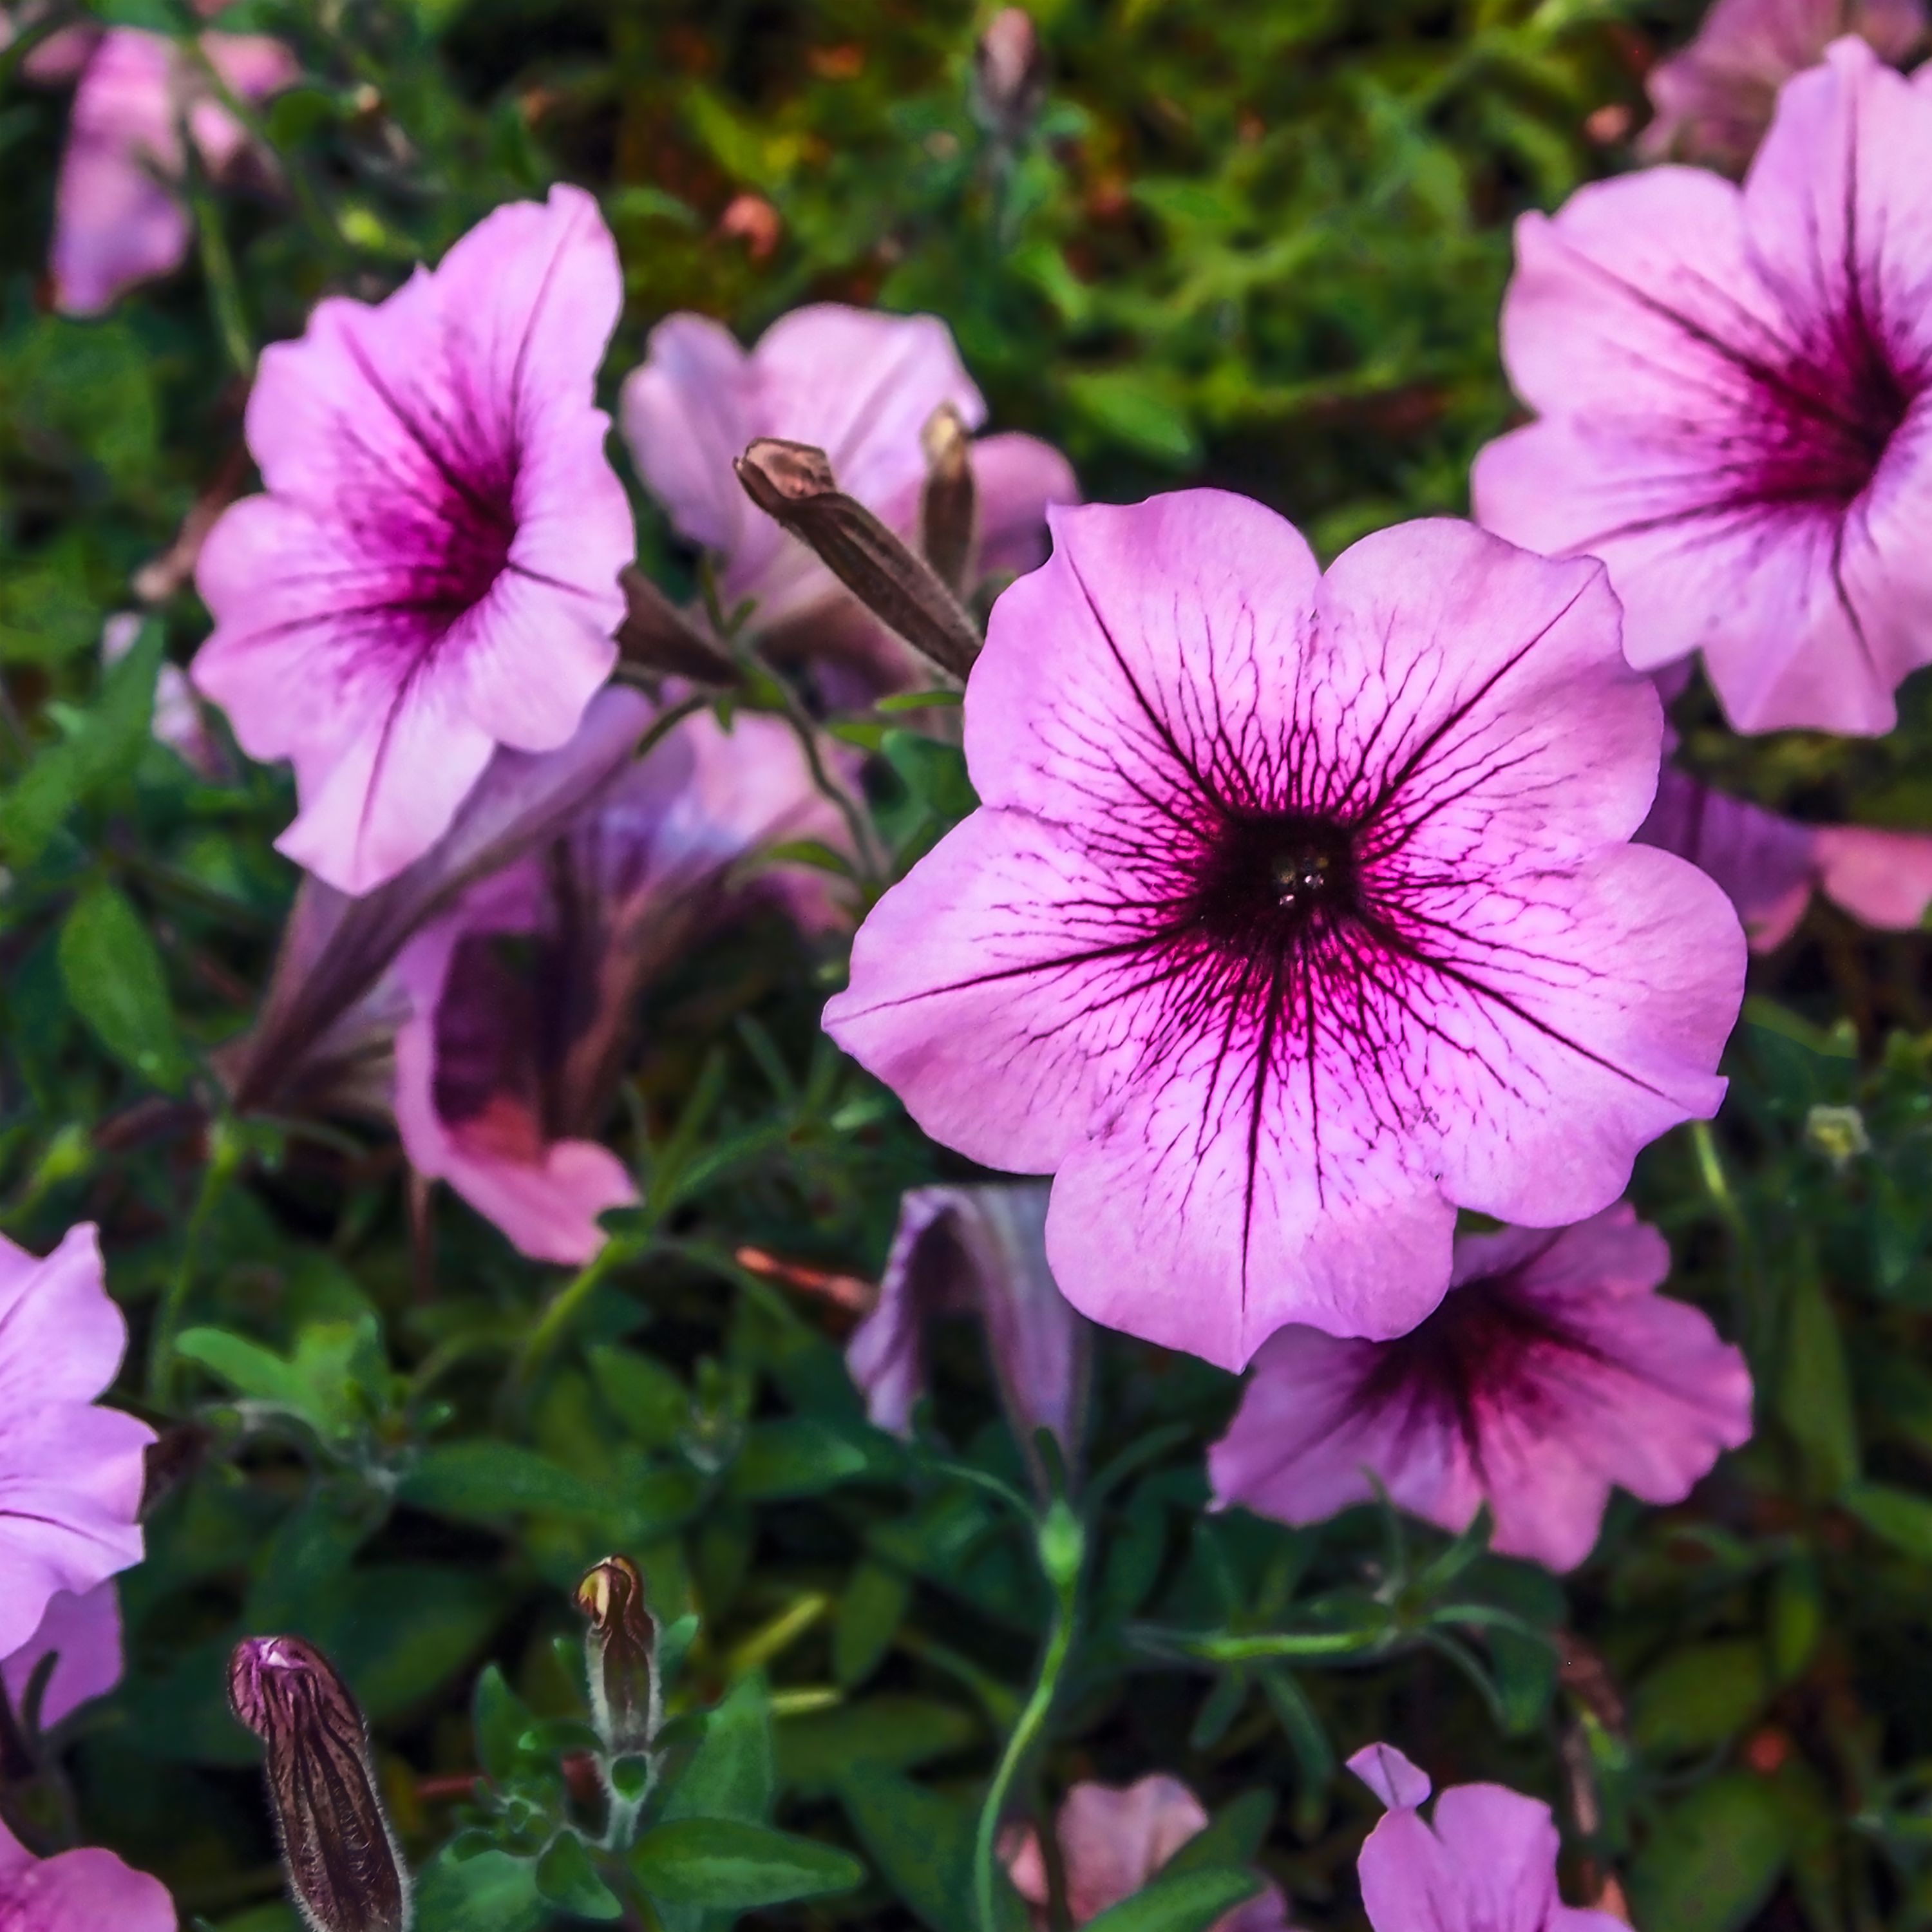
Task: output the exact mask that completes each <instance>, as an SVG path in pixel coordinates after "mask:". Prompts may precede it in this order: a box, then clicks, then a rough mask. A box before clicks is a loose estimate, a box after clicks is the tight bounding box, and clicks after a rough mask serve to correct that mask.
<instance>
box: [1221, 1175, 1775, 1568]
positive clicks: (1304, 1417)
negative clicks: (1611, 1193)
mask: <svg viewBox="0 0 1932 1932" xmlns="http://www.w3.org/2000/svg"><path fill="white" fill-rule="evenodd" d="M1669 1272H1670V1249H1669V1247H1667V1244H1665V1241H1664V1237H1663V1236H1662V1235H1660V1234H1659V1233H1658V1232H1657V1230H1656V1229H1655V1228H1652V1227H1649V1226H1646V1224H1645V1223H1643V1222H1641V1221H1640V1220H1637V1216H1636V1214H1634V1211H1632V1210H1631V1208H1628V1207H1625V1206H1621V1205H1619V1206H1618V1207H1616V1208H1610V1209H1608V1210H1607V1211H1605V1212H1604V1213H1603V1214H1599V1215H1598V1216H1596V1217H1595V1218H1594V1219H1593V1220H1589V1221H1586V1222H1584V1223H1582V1224H1581V1225H1580V1226H1577V1227H1574V1228H1565V1229H1560V1230H1559V1231H1558V1232H1556V1233H1554V1234H1543V1233H1532V1232H1526V1231H1525V1230H1523V1229H1506V1230H1505V1231H1504V1232H1502V1233H1501V1234H1496V1235H1470V1236H1468V1237H1466V1238H1464V1239H1463V1240H1461V1241H1458V1242H1457V1244H1456V1275H1455V1280H1454V1284H1453V1285H1452V1286H1451V1289H1450V1291H1449V1292H1448V1295H1445V1297H1444V1298H1443V1299H1442V1305H1441V1306H1440V1307H1439V1308H1437V1309H1436V1311H1435V1313H1433V1314H1432V1315H1430V1316H1429V1317H1428V1319H1427V1320H1426V1321H1424V1322H1423V1323H1422V1324H1421V1325H1420V1326H1419V1327H1418V1328H1415V1330H1413V1331H1412V1332H1411V1333H1410V1334H1407V1335H1404V1336H1401V1337H1398V1338H1397V1339H1396V1340H1394V1341H1389V1342H1358V1341H1342V1340H1337V1339H1336V1338H1335V1337H1333V1336H1331V1335H1324V1334H1321V1333H1319V1331H1316V1330H1315V1329H1313V1328H1284V1329H1283V1330H1281V1331H1280V1333H1279V1334H1276V1335H1275V1336H1274V1337H1272V1338H1271V1340H1269V1342H1268V1345H1267V1346H1266V1347H1265V1348H1264V1349H1262V1352H1261V1354H1260V1355H1259V1357H1258V1358H1256V1362H1255V1368H1254V1374H1253V1377H1252V1378H1251V1379H1250V1382H1249V1384H1248V1387H1247V1393H1246V1394H1244V1397H1243V1398H1242V1401H1241V1409H1240V1410H1239V1411H1238V1413H1237V1414H1236V1415H1235V1420H1234V1422H1233V1424H1232V1426H1231V1427H1229V1431H1228V1433H1227V1434H1226V1436H1223V1438H1222V1439H1221V1440H1220V1442H1217V1443H1216V1444H1215V1445H1214V1447H1213V1448H1212V1449H1211V1450H1210V1451H1209V1452H1208V1473H1209V1475H1210V1476H1211V1478H1212V1480H1213V1482H1214V1494H1215V1497H1216V1499H1217V1502H1219V1503H1220V1504H1223V1505H1226V1504H1229V1503H1245V1504H1246V1505H1247V1506H1248V1507H1249V1508H1250V1509H1253V1510H1255V1511H1258V1512H1259V1514H1262V1515H1264V1516H1271V1517H1276V1518H1277V1519H1278V1520H1280V1521H1282V1522H1283V1523H1319V1522H1321V1521H1322V1520H1323V1519H1324V1518H1325V1517H1330V1516H1333V1515H1334V1514H1335V1512H1336V1511H1337V1510H1340V1509H1345V1508H1347V1507H1348V1506H1349V1505H1350V1504H1351V1503H1357V1502H1367V1501H1368V1500H1369V1499H1370V1497H1372V1496H1373V1495H1374V1493H1375V1490H1374V1487H1373V1484H1372V1482H1371V1480H1370V1479H1371V1478H1373V1479H1374V1481H1375V1482H1377V1483H1379V1484H1381V1486H1382V1488H1383V1489H1384V1490H1386V1491H1387V1492H1388V1494H1389V1496H1391V1499H1393V1500H1394V1501H1395V1502H1397V1503H1400V1505H1402V1506H1403V1508H1406V1509H1409V1510H1412V1511H1415V1514H1417V1515H1418V1516H1421V1517H1427V1519H1428V1520H1430V1522H1432V1523H1439V1524H1440V1525H1441V1526H1442V1527H1443V1528H1444V1529H1450V1530H1460V1529H1463V1528H1464V1527H1466V1526H1467V1524H1468V1523H1469V1521H1470V1520H1471V1519H1472V1517H1474V1516H1475V1514H1476V1511H1477V1509H1478V1507H1479V1506H1480V1505H1482V1504H1484V1503H1485V1502H1487V1504H1488V1505H1489V1506H1490V1511H1491V1512H1492V1514H1493V1516H1494V1517H1495V1520H1496V1532H1495V1536H1494V1540H1493V1542H1494V1547H1495V1548H1496V1549H1497V1550H1500V1551H1501V1552H1502V1553H1504V1554H1505V1556H1527V1557H1532V1558H1534V1559H1535V1560H1536V1561H1537V1562H1540V1563H1544V1564H1547V1565H1549V1567H1550V1568H1551V1569H1553V1570H1568V1569H1571V1568H1574V1566H1575V1565H1577V1564H1579V1563H1580V1562H1582V1561H1583V1559H1584V1558H1585V1557H1586V1556H1589V1553H1590V1551H1591V1549H1592V1547H1593V1546H1594V1545H1595V1542H1596V1541H1597V1532H1598V1529H1599V1528H1600V1527H1601V1525H1602V1523H1603V1520H1604V1506H1605V1505H1607V1503H1608V1502H1609V1501H1610V1489H1611V1486H1612V1485H1613V1484H1622V1486H1623V1487H1625V1489H1627V1490H1630V1491H1631V1493H1633V1494H1634V1495H1636V1496H1640V1497H1642V1498H1643V1500H1644V1501H1645V1502H1652V1503H1671V1502H1682V1500H1683V1499H1684V1498H1685V1496H1688V1495H1689V1494H1690V1493H1691V1487H1692V1485H1693V1484H1695V1483H1696V1482H1697V1481H1698V1479H1699V1478H1701V1477H1703V1475H1706V1474H1707V1473H1708V1472H1709V1469H1710V1468H1711V1466H1712V1463H1715V1461H1716V1460H1718V1454H1719V1453H1720V1452H1721V1451H1724V1450H1726V1449H1735V1448H1737V1447H1738V1445H1739V1444H1740V1443H1742V1442H1745V1441H1746V1440H1748V1438H1749V1437H1750V1435H1751V1373H1750V1371H1749V1370H1748V1369H1747V1368H1746V1367H1745V1360H1744V1358H1743V1356H1742V1355H1740V1354H1739V1352H1738V1351H1737V1350H1736V1349H1734V1348H1733V1347H1731V1346H1730V1344H1729V1343H1725V1342H1721V1341H1720V1340H1718V1334H1717V1331H1715V1329H1714V1328H1712V1325H1711V1323H1710V1321H1709V1318H1708V1317H1707V1316H1705V1315H1704V1314H1703V1313H1702V1311H1701V1310H1697V1309H1695V1308H1692V1307H1688V1305H1686V1304H1685V1303H1683V1302H1681V1301H1672V1300H1670V1298H1668V1297H1667V1296H1664V1295H1659V1294H1658V1293H1657V1292H1656V1291H1657V1289H1658V1286H1659V1285H1660V1284H1661V1283H1662V1281H1663V1280H1664V1277H1665V1276H1666V1275H1667V1274H1669Z"/></svg>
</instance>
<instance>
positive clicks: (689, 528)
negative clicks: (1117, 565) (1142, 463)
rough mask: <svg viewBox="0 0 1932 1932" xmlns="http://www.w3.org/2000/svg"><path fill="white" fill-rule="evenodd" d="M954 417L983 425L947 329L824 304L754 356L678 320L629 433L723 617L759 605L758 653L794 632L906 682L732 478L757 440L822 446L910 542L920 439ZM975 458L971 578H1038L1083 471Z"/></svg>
mask: <svg viewBox="0 0 1932 1932" xmlns="http://www.w3.org/2000/svg"><path fill="white" fill-rule="evenodd" d="M942 405H950V406H951V407H953V409H954V410H957V411H958V413H959V416H960V417H961V418H962V419H963V421H964V422H965V424H966V425H967V426H968V428H971V429H977V428H979V427H980V425H981V424H982V423H983V422H985V420H986V402H985V400H984V398H982V396H981V395H980V392H979V391H978V389H976V388H975V387H974V384H973V380H972V378H971V377H970V376H968V374H967V373H966V370H965V365H963V364H962V362H960V360H959V351H958V350H956V348H955V347H954V346H953V338H952V335H951V333H950V332H949V331H948V329H947V326H946V325H945V323H943V322H941V320H939V319H938V317H936V316H929V315H919V316H897V315H883V314H877V313H875V312H874V311H870V310H865V309H856V308H845V307H844V306H843V305H840V304H838V303H835V302H820V303H815V304H813V305H811V306H809V307H808V308H799V309H794V310H793V311H792V313H791V314H789V315H787V316H785V317H782V318H781V319H780V320H778V321H777V322H775V323H773V324H772V326H771V327H770V328H769V329H767V330H766V332H765V333H764V334H763V336H761V337H760V338H759V340H758V342H757V345H756V346H755V347H754V348H752V349H751V350H745V349H743V348H741V347H739V344H738V341H737V339H736V338H735V337H734V336H733V335H732V334H731V332H730V330H728V329H726V328H725V327H724V326H723V324H722V323H716V322H713V321H711V320H709V319H708V318H706V317H703V316H698V315H673V316H671V317H667V319H666V320H664V321H663V322H661V323H658V326H657V327H656V328H655V329H653V330H652V332H651V336H650V341H649V347H648V350H647V352H646V356H645V359H644V362H643V364H642V365H640V367H639V368H637V369H636V370H635V371H633V372H632V373H631V375H630V377H628V379H627V380H626V381H625V385H624V394H623V401H622V406H621V408H620V410H619V415H620V418H621V420H622V425H623V429H624V434H625V438H626V440H628V443H629V444H630V446H631V454H632V455H633V457H634V458H635V460H636V462H637V470H638V473H639V475H641V476H642V477H643V480H644V483H645V485H646V487H647V488H648V489H649V490H650V492H651V493H652V495H653V496H655V497H656V498H657V499H658V501H659V502H661V503H662V504H663V505H664V508H665V510H666V511H667V512H668V514H669V515H670V520H671V521H672V523H673V525H674V526H676V529H677V530H678V532H679V534H680V535H682V536H684V537H685V538H688V539H689V541H691V542H692V543H694V544H700V545H702V546H703V547H704V548H705V549H706V550H709V551H711V552H712V553H713V554H714V555H715V556H717V557H718V558H719V559H721V568H720V571H719V574H718V592H719V599H720V601H721V604H722V605H723V607H724V610H725V611H726V613H727V614H728V613H730V612H731V611H732V610H733V609H735V608H736V606H737V605H739V604H741V603H742V602H743V601H744V600H745V599H746V598H750V599H751V600H752V601H753V602H754V604H755V606H756V608H755V610H754V613H753V614H752V616H751V624H752V625H753V626H754V628H755V629H756V630H757V631H758V632H759V633H760V634H761V635H763V636H766V637H770V636H773V635H775V634H778V633H780V632H781V631H786V630H787V629H789V630H790V631H792V632H793V634H795V635H796V636H797V637H799V641H800V643H801V646H802V648H806V649H811V650H813V651H829V652H832V654H834V655H844V656H846V657H847V658H850V659H853V660H854V661H856V662H857V663H858V664H859V666H860V667H862V668H863V669H864V670H867V671H868V672H869V673H871V674H872V675H874V676H875V677H876V678H877V679H882V680H883V681H885V682H904V679H905V676H906V674H907V671H908V670H910V660H909V659H908V658H907V655H906V653H905V649H904V646H903V645H901V644H899V643H897V642H896V641H895V640H892V639H890V638H889V637H886V636H885V635H884V634H883V632H882V631H880V627H879V625H877V622H876V621H875V620H874V619H872V618H871V616H869V615H868V613H866V612H865V611H864V610H862V609H861V608H860V607H859V604H857V603H856V601H855V600H854V599H853V598H852V597H851V595H850V593H849V592H847V591H846V590H845V589H844V588H843V587H842V586H841V585H840V583H838V580H837V579H836V578H835V577H833V576H832V574H831V572H830V571H829V570H827V569H826V567H825V566H824V565H823V564H822V563H820V562H819V560H818V559H817V557H816V556H814V555H813V554H812V553H811V551H810V550H807V549H806V548H805V546H804V545H803V544H801V543H799V542H798V541H796V539H794V538H792V537H790V536H788V535H787V534H786V533H785V532H784V531H783V530H781V529H780V528H779V527H778V525H777V524H776V523H774V522H773V521H772V519H771V518H770V517H768V516H766V514H764V513H763V511H760V510H758V509H757V508H754V506H753V505H752V504H751V502H750V501H749V500H748V499H747V497H746V496H745V493H744V490H743V489H742V487H741V486H740V484H739V481H738V479H737V477H736V475H735V474H734V473H733V469H732V463H733V460H734V459H735V458H737V457H739V456H741V455H743V454H744V452H745V448H746V446H748V444H750V443H752V442H753V441H754V440H757V438H759V437H782V438H784V439H785V440H788V441H790V442H794V443H809V444H811V445H813V446H815V447H817V448H819V449H823V450H824V451H825V452H826V455H828V456H829V458H830V459H831V463H832V472H833V473H834V475H835V476H836V477H837V478H838V484H839V487H841V489H843V490H844V491H845V492H846V493H847V494H848V495H850V496H854V497H856V499H858V500H859V502H861V503H862V504H864V505H865V507H866V508H868V510H871V511H872V512H873V513H874V514H875V515H877V516H878V517H880V518H882V519H883V520H884V521H885V522H886V523H887V524H889V526H891V527H892V529H894V530H895V531H896V532H898V534H899V535H901V536H905V537H911V536H913V535H914V533H915V530H916V525H917V523H918V520H919V502H920V494H921V491H922V488H923V487H924V485H925V482H926V469H927V458H926V452H925V450H924V449H923V447H922V443H921V434H922V431H923V430H924V429H925V428H926V424H927V423H928V422H929V420H930V419H932V416H933V414H934V413H935V411H936V410H938V409H940V408H941V406H942ZM971 455H972V463H973V469H974V477H975V480H976V482H977V497H978V541H977V558H976V559H974V562H973V564H972V565H971V567H970V568H969V574H980V573H995V572H1005V571H1019V570H1028V569H1031V568H1033V566H1034V565H1035V564H1037V563H1038V562H1040V559H1041V557H1042V556H1044V555H1045V553H1046V541H1045V532H1046V523H1045V517H1046V506H1047V505H1049V503H1064V502H1075V501H1076V500H1077V499H1078V497H1079V487H1078V486H1077V484H1076V483H1075V481H1074V478H1073V469H1072V468H1071V466H1070V465H1069V464H1068V463H1067V459H1066V458H1064V456H1062V455H1061V454H1060V452H1058V450H1056V449H1052V448H1051V447H1050V446H1049V445H1047V444H1046V443H1042V442H1040V440H1038V439H1037V437H1030V436H1020V435H1016V434H1004V435H998V436H988V437H980V439H979V440H977V442H975V443H974V444H973V446H972V452H971Z"/></svg>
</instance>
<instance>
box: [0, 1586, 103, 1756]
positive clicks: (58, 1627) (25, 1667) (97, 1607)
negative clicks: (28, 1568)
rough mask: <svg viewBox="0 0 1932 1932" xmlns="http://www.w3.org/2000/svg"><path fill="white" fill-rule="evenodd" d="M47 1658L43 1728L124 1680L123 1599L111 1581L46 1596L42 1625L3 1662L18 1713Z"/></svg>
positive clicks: (0, 1675) (1, 1674)
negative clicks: (80, 1590) (80, 1591)
mask: <svg viewBox="0 0 1932 1932" xmlns="http://www.w3.org/2000/svg"><path fill="white" fill-rule="evenodd" d="M49 1657H52V1658H53V1659H54V1665H53V1668H52V1670H51V1671H50V1672H49V1674H48V1677H47V1683H46V1690H45V1691H44V1692H43V1694H42V1695H41V1698H40V1727H41V1729H42V1730H52V1728H53V1727H54V1726H55V1725H56V1724H58V1723H59V1722H60V1721H61V1720H62V1718H65V1717H67V1716H68V1715H71V1713H72V1712H75V1711H77V1710H78V1709H80V1707H81V1706H82V1705H83V1704H85V1703H88V1702H89V1700H92V1699H93V1698H95V1697H105V1696H106V1695H107V1693H108V1692H109V1691H111V1690H113V1688H114V1687H115V1685H117V1684H118V1683H119V1682H120V1681H121V1598H120V1593H119V1592H118V1590H117V1589H115V1586H114V1584H113V1581H112V1580H110V1581H109V1582H107V1583H97V1584H95V1586H94V1588H93V1589H91V1590H89V1591H87V1592H84V1593H83V1595H80V1596H76V1595H74V1594H73V1593H72V1592H70V1591H67V1590H59V1591H56V1592H55V1594H54V1595H52V1596H51V1597H50V1598H48V1599H47V1609H46V1616H43V1617H42V1618H41V1619H40V1628H38V1629H37V1630H36V1631H34V1634H33V1635H32V1636H31V1637H29V1638H28V1640H27V1641H26V1643H23V1645H22V1646H20V1649H18V1650H17V1651H15V1652H13V1655H12V1656H10V1657H9V1658H7V1659H6V1660H5V1662H4V1663H0V1679H4V1681H5V1685H6V1691H7V1702H8V1703H10V1704H11V1705H12V1706H13V1709H14V1710H15V1712H20V1710H21V1709H22V1707H23V1703H24V1701H25V1700H26V1694H27V1687H28V1685H29V1684H30V1683H31V1682H32V1679H33V1676H34V1673H35V1672H36V1671H37V1670H39V1669H40V1665H41V1664H42V1663H43V1661H44V1660H45V1659H46V1658H49Z"/></svg>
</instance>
